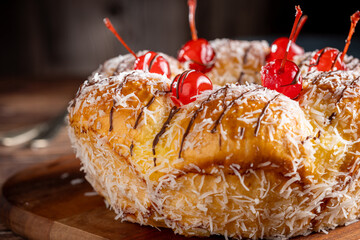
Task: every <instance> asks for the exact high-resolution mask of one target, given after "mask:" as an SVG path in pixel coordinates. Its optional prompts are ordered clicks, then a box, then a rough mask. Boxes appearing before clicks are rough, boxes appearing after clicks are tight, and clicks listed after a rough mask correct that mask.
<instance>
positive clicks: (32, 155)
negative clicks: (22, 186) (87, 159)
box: [0, 76, 86, 240]
mask: <svg viewBox="0 0 360 240" xmlns="http://www.w3.org/2000/svg"><path fill="white" fill-rule="evenodd" d="M85 79H86V76H48V77H21V76H19V77H1V78H0V136H1V135H2V134H4V133H6V132H7V131H12V130H15V129H19V128H23V127H29V126H32V125H34V124H38V123H41V122H43V121H46V120H49V119H51V118H52V117H55V116H56V115H57V114H58V113H60V112H61V111H62V110H63V109H64V108H65V107H66V106H67V104H68V102H69V101H70V99H71V98H72V97H73V96H74V95H75V93H76V91H77V89H78V87H79V85H80V84H81V83H82V82H83V81H84V80H85ZM71 153H73V150H72V149H71V146H70V141H69V139H68V137H67V131H66V129H65V128H62V129H61V130H60V132H59V134H58V135H56V137H55V138H54V139H53V140H52V141H51V142H50V144H49V146H48V147H46V148H42V149H33V148H30V147H29V146H28V145H26V144H23V145H19V146H14V147H4V146H0V186H1V185H2V184H3V183H4V182H5V181H6V179H7V178H8V177H10V176H11V175H13V174H15V173H16V172H18V171H20V170H22V169H25V168H27V167H29V166H32V165H34V164H37V163H41V162H43V161H48V160H49V159H56V158H58V157H60V156H64V155H69V154H71ZM0 239H6V240H22V239H23V238H22V237H20V236H19V235H17V234H15V233H14V232H13V231H11V229H9V228H8V227H7V226H6V225H5V224H4V222H2V221H1V219H0Z"/></svg>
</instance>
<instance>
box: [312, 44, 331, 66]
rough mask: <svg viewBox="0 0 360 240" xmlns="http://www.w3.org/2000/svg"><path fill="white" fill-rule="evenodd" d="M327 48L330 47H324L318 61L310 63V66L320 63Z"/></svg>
mask: <svg viewBox="0 0 360 240" xmlns="http://www.w3.org/2000/svg"><path fill="white" fill-rule="evenodd" d="M326 49H328V47H326V48H323V49H322V50H321V52H320V54H319V57H318V58H317V59H316V62H315V63H314V64H310V65H309V67H315V66H317V65H319V63H320V58H321V57H322V56H323V54H324V53H325V51H326Z"/></svg>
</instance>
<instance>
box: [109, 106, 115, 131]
mask: <svg viewBox="0 0 360 240" xmlns="http://www.w3.org/2000/svg"><path fill="white" fill-rule="evenodd" d="M114 109H115V100H113V104H112V106H111V109H110V116H109V121H110V124H109V132H111V131H112V130H113V118H114Z"/></svg>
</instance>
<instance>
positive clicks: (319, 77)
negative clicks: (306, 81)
mask: <svg viewBox="0 0 360 240" xmlns="http://www.w3.org/2000/svg"><path fill="white" fill-rule="evenodd" d="M331 74H333V72H321V73H320V74H319V75H317V76H316V77H315V79H314V80H313V81H312V82H311V84H315V83H317V82H318V81H320V79H321V78H326V77H328V76H330V75H331Z"/></svg>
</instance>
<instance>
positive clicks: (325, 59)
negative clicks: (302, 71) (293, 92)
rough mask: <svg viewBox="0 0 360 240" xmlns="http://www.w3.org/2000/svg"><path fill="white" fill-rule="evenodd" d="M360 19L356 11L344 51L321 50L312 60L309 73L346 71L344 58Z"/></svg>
mask: <svg viewBox="0 0 360 240" xmlns="http://www.w3.org/2000/svg"><path fill="white" fill-rule="evenodd" d="M359 19H360V12H359V11H356V12H355V13H354V14H353V15H352V16H351V17H350V20H351V26H350V31H349V34H348V37H347V39H346V44H345V47H344V51H343V52H340V51H339V50H338V49H336V48H330V47H326V48H323V49H321V50H319V51H318V52H317V53H316V54H315V55H314V56H313V57H312V59H311V60H310V65H309V71H311V70H314V69H316V70H318V71H324V72H327V71H333V70H346V69H347V68H346V65H345V63H344V57H345V55H346V52H347V51H348V48H349V45H350V40H351V38H352V35H353V34H354V32H355V27H356V24H357V23H358V21H359Z"/></svg>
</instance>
